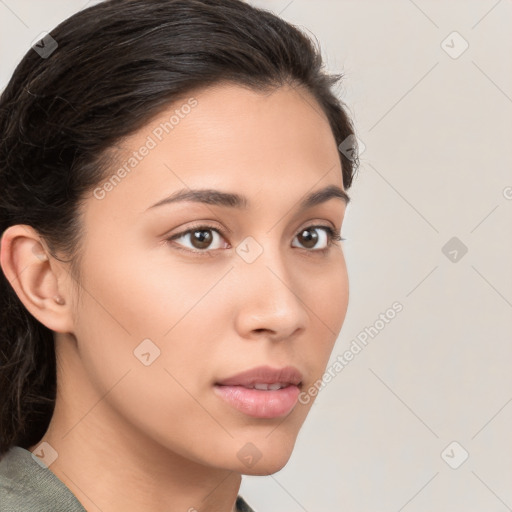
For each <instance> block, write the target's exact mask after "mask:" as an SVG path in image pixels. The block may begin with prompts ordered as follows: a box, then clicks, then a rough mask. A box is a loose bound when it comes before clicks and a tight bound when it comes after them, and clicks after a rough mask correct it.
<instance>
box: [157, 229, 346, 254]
mask: <svg viewBox="0 0 512 512" xmlns="http://www.w3.org/2000/svg"><path fill="white" fill-rule="evenodd" d="M309 229H323V230H325V231H326V232H327V237H328V243H327V247H324V248H323V249H304V250H305V251H307V252H314V253H322V254H325V253H327V251H329V250H330V249H331V247H332V246H333V245H334V243H335V242H337V241H338V242H342V241H344V240H346V238H343V237H342V236H340V235H339V234H338V233H337V232H336V231H335V230H334V229H332V228H331V226H324V225H319V224H313V225H311V226H306V227H304V228H303V229H301V230H300V231H299V233H297V234H300V233H302V231H306V230H309ZM210 230H211V231H216V232H217V233H218V234H219V235H221V236H222V237H223V238H225V237H224V233H223V232H222V231H221V230H219V229H218V228H217V227H215V226H211V225H208V224H200V225H198V226H193V227H191V228H190V229H187V230H186V231H181V232H180V233H176V234H175V235H172V236H171V237H169V238H166V242H172V241H174V240H176V239H178V238H181V237H182V236H183V235H188V234H190V233H193V232H194V231H210ZM295 236H297V235H295ZM176 249H178V250H180V251H185V252H187V253H193V254H197V255H199V256H211V253H212V252H213V250H211V249H210V250H209V249H205V250H204V251H200V250H198V249H188V248H184V247H180V246H179V245H176Z"/></svg>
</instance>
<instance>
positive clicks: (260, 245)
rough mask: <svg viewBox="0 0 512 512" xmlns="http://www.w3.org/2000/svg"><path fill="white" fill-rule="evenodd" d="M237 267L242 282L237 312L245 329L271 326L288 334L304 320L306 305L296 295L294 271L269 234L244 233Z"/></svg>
mask: <svg viewBox="0 0 512 512" xmlns="http://www.w3.org/2000/svg"><path fill="white" fill-rule="evenodd" d="M237 253H238V255H239V257H240V261H239V262H238V265H237V270H238V272H239V275H240V279H241V280H242V282H243V283H244V285H245V291H244V301H243V304H241V305H240V309H239V314H240V319H241V320H240V321H241V328H242V329H244V330H255V329H258V330H261V329H266V330H271V331H273V332H274V333H276V334H277V333H279V335H280V336H284V337H286V336H290V335H291V334H293V332H294V331H296V330H297V329H298V328H304V327H305V326H306V323H307V319H308V314H307V308H306V306H305V305H304V303H303V302H302V300H301V298H300V297H299V296H298V293H299V292H298V290H297V289H296V286H295V282H294V276H293V272H291V268H290V267H289V265H288V264H287V261H286V256H285V255H284V254H283V253H282V250H281V247H280V245H279V243H278V242H276V241H275V240H273V239H272V237H265V239H264V240H263V238H262V239H261V240H258V241H257V240H255V239H254V238H252V237H247V239H245V240H244V241H243V242H242V243H241V244H240V245H239V246H238V247H237Z"/></svg>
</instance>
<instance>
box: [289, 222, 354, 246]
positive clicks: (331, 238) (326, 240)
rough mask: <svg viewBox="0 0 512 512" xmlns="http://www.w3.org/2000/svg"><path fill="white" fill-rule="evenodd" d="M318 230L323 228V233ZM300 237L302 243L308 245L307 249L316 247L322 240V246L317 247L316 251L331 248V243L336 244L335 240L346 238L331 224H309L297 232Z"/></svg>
mask: <svg viewBox="0 0 512 512" xmlns="http://www.w3.org/2000/svg"><path fill="white" fill-rule="evenodd" d="M318 230H321V231H320V233H321V235H320V236H319V235H318ZM296 238H298V239H300V243H301V244H302V245H303V246H305V247H306V249H311V248H313V247H315V246H316V245H317V244H318V242H319V241H320V245H321V247H316V248H315V249H314V250H315V251H326V250H328V249H329V248H330V246H331V245H333V244H334V242H335V241H341V240H344V239H343V238H342V237H341V236H340V235H339V234H338V233H336V231H334V229H332V228H331V226H320V225H315V226H308V227H306V228H304V229H302V230H301V231H300V233H298V234H297V237H296Z"/></svg>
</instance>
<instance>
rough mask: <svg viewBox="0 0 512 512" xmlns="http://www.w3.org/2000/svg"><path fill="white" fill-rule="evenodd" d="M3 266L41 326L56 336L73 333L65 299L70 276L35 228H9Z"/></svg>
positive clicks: (0, 262)
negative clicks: (64, 277) (65, 286)
mask: <svg viewBox="0 0 512 512" xmlns="http://www.w3.org/2000/svg"><path fill="white" fill-rule="evenodd" d="M0 249H1V250H0V265H1V267H2V270H3V272H4V274H5V276H6V278H7V280H8V281H9V283H10V284H11V286H12V287H13V289H14V291H15V292H16V295H17V296H18V298H19V299H20V301H21V302H22V303H23V305H24V306H25V307H26V308H27V310H28V311H29V312H30V313H31V314H32V316H34V317H35V318H36V319H37V320H39V322H41V323H42V324H43V325H45V326H46V327H48V328H49V329H51V330H53V331H56V332H71V331H72V318H71V312H70V310H69V307H68V306H67V305H66V304H67V302H69V301H66V299H65V295H66V292H67V290H65V289H59V286H60V288H63V287H64V280H63V279H59V278H60V277H62V276H63V273H65V272H66V270H65V269H63V268H61V266H60V264H59V262H57V261H56V260H55V259H53V258H51V257H50V255H49V254H48V250H47V249H46V247H45V244H44V242H43V240H42V238H41V236H40V235H39V234H38V233H37V231H35V230H34V228H32V227H31V226H28V225H23V224H17V225H15V226H10V227H9V228H7V229H6V230H5V232H4V234H3V236H2V240H1V245H0Z"/></svg>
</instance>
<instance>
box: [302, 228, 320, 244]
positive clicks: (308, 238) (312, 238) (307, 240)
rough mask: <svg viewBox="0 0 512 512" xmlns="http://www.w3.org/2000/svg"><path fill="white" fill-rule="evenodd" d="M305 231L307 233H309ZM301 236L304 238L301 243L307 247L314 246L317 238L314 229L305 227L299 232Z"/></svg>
mask: <svg viewBox="0 0 512 512" xmlns="http://www.w3.org/2000/svg"><path fill="white" fill-rule="evenodd" d="M305 233H309V235H307V234H305ZM301 237H302V238H303V239H304V242H303V245H305V246H306V247H308V248H309V247H314V246H315V245H316V242H317V240H318V234H317V233H316V231H313V229H305V230H304V231H303V232H302V233H301Z"/></svg>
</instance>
